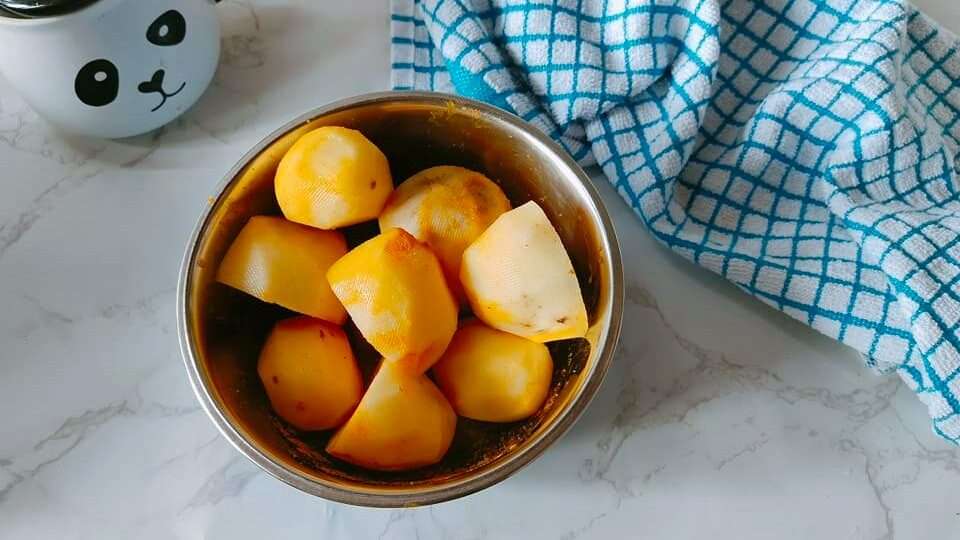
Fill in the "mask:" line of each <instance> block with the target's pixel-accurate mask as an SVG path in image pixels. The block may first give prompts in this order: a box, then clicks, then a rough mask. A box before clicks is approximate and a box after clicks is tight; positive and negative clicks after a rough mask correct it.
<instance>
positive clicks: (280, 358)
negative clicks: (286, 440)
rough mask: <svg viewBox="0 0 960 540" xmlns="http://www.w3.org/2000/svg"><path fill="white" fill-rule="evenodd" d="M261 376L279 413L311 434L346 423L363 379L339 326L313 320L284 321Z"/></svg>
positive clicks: (266, 350)
mask: <svg viewBox="0 0 960 540" xmlns="http://www.w3.org/2000/svg"><path fill="white" fill-rule="evenodd" d="M257 373H258V374H259V375H260V381H261V382H263V387H264V388H265V389H266V390H267V397H269V398H270V404H271V405H272V406H273V410H274V411H275V412H276V413H277V414H278V415H279V416H280V417H281V418H283V419H284V420H286V421H287V422H289V423H290V424H292V425H293V426H295V427H297V428H299V429H302V430H307V431H312V430H321V429H330V428H334V427H337V426H339V425H341V424H343V423H344V422H345V421H346V420H347V418H348V417H349V416H350V413H351V412H353V409H354V408H355V407H356V406H357V403H359V402H360V397H361V396H362V395H363V380H362V378H361V376H360V369H359V368H358V367H357V361H356V360H355V359H354V357H353V352H352V351H351V350H350V343H349V342H348V341H347V335H346V334H345V333H344V332H343V330H341V329H340V327H339V326H336V325H334V324H330V323H328V322H326V321H321V320H319V319H312V318H310V317H294V318H291V319H285V320H282V321H280V322H278V323H277V324H276V325H275V326H274V327H273V331H272V332H270V336H269V337H268V338H267V342H266V344H264V346H263V349H262V350H261V351H260V360H259V362H258V363H257Z"/></svg>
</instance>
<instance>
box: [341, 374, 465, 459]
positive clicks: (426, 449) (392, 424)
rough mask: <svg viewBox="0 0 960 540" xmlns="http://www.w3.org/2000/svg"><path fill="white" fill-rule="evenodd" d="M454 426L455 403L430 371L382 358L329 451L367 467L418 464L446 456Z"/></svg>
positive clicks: (455, 422)
mask: <svg viewBox="0 0 960 540" xmlns="http://www.w3.org/2000/svg"><path fill="white" fill-rule="evenodd" d="M456 427H457V415H456V414H455V413H454V412H453V408H451V407H450V404H449V403H447V400H446V398H444V397H443V394H442V393H441V392H440V390H438V389H437V387H436V386H435V385H434V384H433V383H432V382H430V379H428V378H427V377H426V375H423V374H416V373H412V372H410V371H407V370H405V369H402V368H401V367H400V366H398V365H396V364H394V363H391V362H386V361H384V362H381V364H380V369H379V370H378V371H377V374H376V375H375V376H374V378H373V382H371V383H370V388H368V389H367V392H366V393H365V394H364V395H363V399H362V400H361V401H360V405H358V406H357V409H356V411H354V413H353V415H352V416H350V419H349V420H347V423H346V424H344V425H343V427H342V428H340V430H339V431H337V433H336V434H335V435H334V436H333V438H331V439H330V442H329V443H328V444H327V452H329V453H330V454H331V455H333V456H335V457H337V458H340V459H342V460H344V461H348V462H350V463H353V464H355V465H359V466H361V467H367V468H368V469H376V470H384V471H397V470H407V469H415V468H417V467H423V466H426V465H432V464H434V463H437V462H438V461H440V460H441V459H443V456H444V454H446V453H447V449H449V448H450V443H451V442H452V441H453V434H454V431H455V430H456Z"/></svg>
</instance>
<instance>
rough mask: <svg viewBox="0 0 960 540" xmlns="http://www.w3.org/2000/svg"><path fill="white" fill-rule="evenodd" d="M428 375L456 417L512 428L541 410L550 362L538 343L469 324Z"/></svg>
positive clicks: (459, 331) (548, 356) (550, 367)
mask: <svg viewBox="0 0 960 540" xmlns="http://www.w3.org/2000/svg"><path fill="white" fill-rule="evenodd" d="M433 374H434V376H435V377H436V380H437V384H438V385H440V389H441V390H442V391H443V394H444V395H445V396H447V399H449V400H450V404H451V405H453V408H454V410H455V411H457V414H459V415H460V416H465V417H467V418H473V419H474V420H482V421H485V422H514V421H516V420H522V419H524V418H527V417H528V416H530V415H532V414H533V413H535V412H537V411H538V410H539V409H540V406H541V405H543V402H544V400H545V399H546V398H547V392H548V391H549V390H550V380H551V378H552V377H553V360H552V359H551V358H550V351H549V350H547V346H546V345H544V344H542V343H537V342H535V341H530V340H529V339H526V338H522V337H519V336H515V335H513V334H508V333H506V332H501V331H500V330H495V329H493V328H490V327H489V326H487V325H485V324H483V323H482V322H480V321H479V320H472V321H469V322H466V323H464V324H463V326H461V327H460V329H459V330H457V333H456V334H454V336H453V341H451V342H450V346H449V347H447V351H446V352H445V353H443V356H442V357H440V361H438V362H437V363H436V365H435V366H433Z"/></svg>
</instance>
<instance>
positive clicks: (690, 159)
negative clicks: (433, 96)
mask: <svg viewBox="0 0 960 540" xmlns="http://www.w3.org/2000/svg"><path fill="white" fill-rule="evenodd" d="M392 32H393V85H394V87H395V88H397V89H409V88H417V89H430V90H439V91H456V92H458V93H460V94H464V95H467V96H470V97H474V98H478V99H481V100H484V101H487V102H489V103H493V104H495V105H498V106H500V107H503V108H504V109H507V110H510V111H513V112H515V113H516V114H518V115H520V116H521V117H523V118H524V119H526V120H528V121H530V122H532V123H533V124H534V125H536V126H537V127H539V128H540V129H542V130H543V131H545V132H546V133H548V134H550V135H551V136H552V137H554V138H555V139H557V140H558V141H560V142H561V143H562V144H563V145H564V146H565V147H566V149H567V150H568V151H569V152H570V153H571V154H572V155H573V156H574V157H576V158H577V159H578V160H580V161H581V162H582V163H584V164H591V163H594V162H595V163H597V164H599V165H600V167H602V169H603V171H604V173H605V174H606V176H607V178H608V179H609V180H610V182H611V183H613V185H615V186H616V188H617V190H618V191H619V192H620V194H621V195H622V196H623V198H624V199H625V200H626V201H627V203H629V204H630V205H631V207H632V208H633V209H634V211H635V212H636V213H637V215H638V216H639V217H640V219H642V220H643V222H644V223H645V224H646V225H647V227H649V229H650V231H651V232H652V233H653V234H654V235H655V236H656V238H658V239H659V240H660V241H661V242H663V243H664V244H666V245H667V246H669V247H670V248H672V249H673V250H675V251H677V252H678V253H680V254H682V255H683V256H685V257H687V258H688V259H690V260H692V261H694V262H695V263H697V264H699V265H701V266H704V267H706V268H709V269H711V270H713V271H715V272H717V273H719V274H721V275H723V276H724V277H726V278H727V279H729V280H730V281H732V282H734V283H735V284H737V285H738V286H739V287H740V288H742V289H743V290H744V291H746V292H748V293H750V294H752V295H753V296H755V297H757V298H759V299H760V300H762V301H764V302H766V303H768V304H770V305H772V306H775V307H776V308H778V309H780V310H781V311H783V312H785V313H787V314H788V315H790V316H792V317H794V318H796V319H799V320H801V321H803V322H805V323H807V324H809V325H810V326H813V327H814V328H816V329H817V330H819V331H820V332H823V333H824V334H827V335H829V336H831V337H833V338H836V339H838V340H840V341H842V342H844V343H846V344H848V345H850V346H852V347H854V348H856V349H857V350H859V351H860V352H862V353H863V354H864V355H865V356H866V357H867V359H868V363H869V364H870V365H871V366H873V367H875V368H877V369H880V370H883V371H893V370H895V371H897V372H898V373H899V374H900V376H901V377H903V379H904V380H905V381H906V382H907V384H908V385H909V386H910V388H912V389H913V390H914V391H916V392H917V394H918V395H919V396H920V398H921V399H922V400H923V401H924V403H926V405H927V407H928V408H929V410H930V414H931V416H932V417H933V421H934V429H935V431H936V432H937V433H939V434H940V435H941V436H943V437H945V438H947V439H949V440H952V441H954V442H960V352H958V351H960V333H958V327H960V326H958V321H960V185H958V180H957V176H956V172H955V171H956V167H957V164H958V161H957V158H958V156H957V154H958V146H960V145H958V142H960V122H958V118H960V111H958V109H960V52H958V50H957V49H958V42H957V38H956V37H954V36H953V35H950V34H948V33H947V32H945V31H944V30H942V29H939V28H938V27H936V26H935V25H934V24H933V23H931V22H930V21H929V20H928V19H926V18H924V17H923V16H922V15H920V14H919V13H917V12H916V10H915V9H914V8H913V7H911V6H910V5H908V4H905V3H904V2H902V1H901V0H886V1H882V0H817V1H813V0H767V1H765V2H753V1H749V0H674V1H669V0H657V1H650V0H644V1H631V0H558V1H553V2H551V1H532V2H522V1H507V0H492V1H491V0H394V2H393V17H392ZM622 241H623V242H629V241H630V239H629V238H624V239H622Z"/></svg>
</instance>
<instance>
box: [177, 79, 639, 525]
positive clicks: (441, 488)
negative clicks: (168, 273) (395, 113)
mask: <svg viewBox="0 0 960 540" xmlns="http://www.w3.org/2000/svg"><path fill="white" fill-rule="evenodd" d="M404 101H414V102H435V103H442V104H445V105H449V104H450V103H451V102H452V103H453V104H454V105H457V106H461V107H464V108H467V109H475V110H478V111H480V112H482V113H484V114H489V115H491V116H493V117H494V118H495V119H496V120H498V121H502V122H505V123H507V124H510V125H512V127H514V128H517V129H519V130H520V131H523V132H525V133H527V134H528V135H530V136H531V137H533V138H534V139H535V140H536V141H537V142H539V143H540V144H542V145H544V146H545V147H546V148H547V150H549V151H550V153H552V154H553V156H552V157H553V158H556V159H558V160H560V161H561V163H562V164H563V166H565V167H567V168H568V169H569V170H570V171H571V172H572V173H573V176H575V177H576V178H577V180H578V181H579V183H580V184H581V186H580V187H581V188H583V190H584V192H585V193H586V194H587V196H588V198H589V199H590V201H591V202H592V203H593V205H594V207H595V208H596V212H595V213H596V215H597V217H598V218H599V221H600V226H601V227H600V228H601V231H602V241H603V243H604V247H605V248H606V251H607V253H608V254H609V265H608V266H609V268H608V270H607V271H608V272H609V273H610V291H611V299H610V307H609V309H610V317H609V322H608V324H607V327H606V328H605V329H603V330H602V332H601V335H600V338H599V339H598V340H597V346H598V347H599V349H600V350H599V352H598V356H597V362H596V363H595V365H594V366H593V369H592V370H591V371H590V372H588V373H587V374H586V376H587V379H586V380H585V382H584V384H582V385H581V387H580V388H579V389H578V391H577V394H576V395H575V396H573V397H572V398H571V399H570V400H569V403H570V405H569V408H568V409H567V410H566V411H565V412H561V414H559V415H558V416H557V417H556V420H555V421H554V424H553V425H552V426H549V427H548V428H547V429H545V430H544V431H543V433H541V434H540V435H539V436H538V437H537V438H536V439H535V440H534V441H532V443H529V444H524V446H523V447H521V448H519V449H518V450H517V451H515V452H511V453H508V454H507V455H505V456H504V457H503V461H502V462H500V463H498V464H496V465H495V466H494V467H491V468H489V469H487V470H483V471H478V472H476V473H469V474H467V475H465V476H464V477H463V478H459V479H455V480H450V481H445V482H443V483H440V484H432V485H427V486H416V487H413V488H409V489H408V490H405V491H400V490H398V491H395V492H390V493H372V492H362V491H357V490H350V489H346V488H344V487H342V486H338V485H333V484H326V483H323V482H319V481H315V480H314V479H311V478H308V477H306V476H303V475H301V474H299V473H298V472H297V471H296V470H294V469H291V468H288V467H286V466H285V465H283V464H281V463H278V462H277V461H275V460H273V459H272V458H271V457H270V456H269V455H267V454H266V453H264V452H263V451H262V450H261V449H259V448H258V447H257V446H255V445H254V444H252V443H251V442H250V441H249V440H248V439H247V438H246V437H245V436H244V435H243V434H242V433H241V431H240V430H239V429H238V428H237V426H235V425H234V424H233V423H232V422H231V421H230V419H229V418H228V416H227V414H226V412H225V411H223V410H221V408H220V406H219V405H218V404H217V402H216V400H215V399H214V398H213V395H212V392H211V390H210V389H209V386H210V384H211V383H210V381H209V380H207V378H206V377H205V376H204V374H203V373H202V371H201V369H200V365H199V361H198V358H199V354H198V353H197V350H196V339H195V337H196V336H195V332H194V330H193V329H192V328H191V326H190V325H189V324H188V319H189V314H188V312H187V293H188V285H189V284H190V283H189V282H190V278H191V276H192V274H193V272H192V268H193V267H194V261H195V257H196V254H197V251H198V249H199V247H200V240H201V238H202V235H203V233H204V232H205V231H206V230H207V226H208V224H209V221H210V218H211V216H212V215H213V213H214V211H215V210H216V209H217V208H218V207H219V204H220V203H221V202H222V200H223V196H224V193H225V192H226V191H227V189H228V188H229V187H230V185H231V184H233V183H234V182H235V181H236V180H237V179H238V177H239V173H240V172H241V171H242V170H243V168H244V167H246V166H247V165H248V164H249V163H250V162H251V161H252V160H253V159H254V158H256V157H257V156H258V155H260V154H261V153H262V152H263V151H264V150H265V149H267V148H268V147H269V146H270V145H272V144H273V143H274V142H275V141H276V140H278V139H279V138H281V137H282V136H284V135H285V134H287V133H289V132H290V131H292V130H294V129H296V128H297V127H299V126H301V125H303V124H304V123H306V122H308V121H310V120H313V119H315V118H318V117H321V116H325V115H329V114H332V113H335V112H337V111H341V110H346V109H350V108H354V107H357V106H363V105H370V104H376V103H383V102H404ZM623 283H624V278H623V266H622V259H621V253H620V244H619V242H618V241H617V235H616V231H615V229H614V226H613V221H612V219H611V218H610V216H609V214H608V212H607V209H606V207H605V205H604V203H603V200H602V199H601V197H600V194H599V191H598V190H597V189H596V187H595V186H594V185H593V182H592V180H591V179H590V177H589V176H588V175H587V174H586V172H584V170H583V169H582V168H581V167H580V165H579V164H577V162H576V161H574V159H573V158H572V157H571V156H570V155H569V154H568V153H567V151H566V150H564V149H563V147H561V146H560V145H559V144H558V143H556V142H555V141H553V140H552V139H550V138H549V137H548V136H547V135H546V134H544V133H543V132H542V131H540V130H539V129H538V128H536V127H534V126H533V125H531V124H529V123H528V122H526V121H524V120H523V119H521V118H520V117H518V116H516V115H514V114H513V113H510V112H508V111H505V110H503V109H499V108H497V107H494V106H491V105H488V104H486V103H483V102H480V101H476V100H473V99H469V98H465V97H462V96H457V95H453V94H445V93H440V92H423V91H389V92H374V93H367V94H360V95H357V96H353V97H349V98H345V99H340V100H336V101H333V102H330V103H328V104H326V105H322V106H319V107H316V108H314V109H311V110H309V111H307V112H305V113H303V114H301V115H298V116H297V117H296V118H294V119H292V120H290V121H288V122H285V123H284V124H283V125H282V126H281V127H279V128H277V129H275V130H273V131H272V132H270V133H269V134H268V135H266V136H265V137H263V138H262V139H261V140H260V142H258V143H257V144H256V145H254V146H253V147H252V148H251V149H250V150H249V151H247V152H246V153H245V154H244V155H243V156H242V157H241V158H240V159H239V160H238V161H237V162H236V164H234V165H233V166H232V167H231V168H230V169H229V170H228V172H227V173H226V175H225V176H224V177H223V179H222V180H221V181H220V182H218V183H217V185H216V186H215V187H214V191H213V195H212V198H211V199H210V203H209V204H206V205H205V207H204V210H203V211H202V212H201V214H200V217H199V219H198V220H197V224H196V225H195V227H194V229H193V232H192V233H191V235H190V239H189V242H188V244H187V247H186V250H185V252H184V255H183V259H182V261H181V264H180V272H179V277H178V283H177V305H176V309H177V335H178V339H179V342H180V354H181V357H182V359H183V363H184V366H185V367H186V370H187V375H188V378H189V380H190V386H191V387H192V388H193V392H194V394H195V395H196V397H197V400H198V401H199V402H200V405H201V406H202V407H203V410H204V411H205V412H206V413H207V416H208V417H209V418H210V419H211V420H212V421H213V423H214V425H216V427H217V430H218V431H219V432H220V433H221V434H222V435H223V436H224V437H225V438H226V439H227V441H228V442H230V444H231V445H232V446H233V447H234V448H236V449H237V450H238V451H239V452H240V453H241V454H243V455H244V456H245V457H246V458H247V459H249V460H250V461H252V462H253V463H254V464H256V465H257V466H258V467H260V468H261V469H262V470H264V471H266V472H267V473H268V474H270V475H271V476H273V477H274V478H276V479H278V480H280V481H282V482H284V483H286V484H288V485H290V486H292V487H294V488H296V489H298V490H300V491H303V492H305V493H309V494H311V495H314V496H318V497H321V498H324V499H327V500H331V501H336V502H340V503H346V504H351V505H356V506H368V507H382V508H400V507H416V506H422V505H428V504H434V503H439V502H444V501H449V500H453V499H457V498H460V497H464V496H466V495H470V494H472V493H475V492H477V491H480V490H482V489H485V488H487V487H490V486H492V485H495V484H497V483H499V482H501V481H503V480H505V479H506V478H508V477H509V476H511V475H512V474H514V473H515V472H517V471H518V470H520V469H521V468H523V467H524V466H526V465H528V464H530V463H531V462H532V461H534V460H535V459H536V458H537V457H539V456H540V455H541V454H543V452H544V450H546V449H547V447H549V446H550V445H552V444H553V443H554V442H556V441H557V440H558V439H559V438H560V437H562V436H563V435H564V434H565V433H567V431H569V429H570V427H572V426H573V424H574V423H576V421H577V420H578V419H579V418H580V416H581V415H582V414H583V412H584V410H586V408H587V407H588V406H589V404H590V402H591V401H592V400H593V398H594V397H595V395H596V393H597V390H598V389H599V388H600V386H601V384H602V383H603V380H604V378H605V376H606V373H607V371H608V369H609V367H610V364H611V363H612V361H613V357H614V354H615V351H616V346H617V342H618V340H619V336H620V328H621V324H622V318H623V304H624V285H623Z"/></svg>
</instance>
